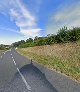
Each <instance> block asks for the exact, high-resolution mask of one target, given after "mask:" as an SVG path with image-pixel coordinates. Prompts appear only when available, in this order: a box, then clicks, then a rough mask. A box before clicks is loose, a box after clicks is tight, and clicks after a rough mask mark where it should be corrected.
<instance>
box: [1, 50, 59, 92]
mask: <svg viewBox="0 0 80 92" xmlns="http://www.w3.org/2000/svg"><path fill="white" fill-rule="evenodd" d="M0 57H1V58H0V92H58V91H57V89H56V88H54V87H53V86H52V85H51V84H50V83H49V82H48V80H47V79H46V77H45V76H44V74H43V73H42V72H40V70H38V69H37V68H36V67H35V66H34V65H33V64H30V62H29V61H28V60H27V59H25V58H24V57H22V56H20V55H19V54H18V53H17V52H16V51H15V50H14V49H12V50H10V51H7V52H5V53H2V54H0ZM24 61H26V62H28V64H27V65H25V66H23V67H22V68H20V67H21V65H22V63H24Z"/></svg>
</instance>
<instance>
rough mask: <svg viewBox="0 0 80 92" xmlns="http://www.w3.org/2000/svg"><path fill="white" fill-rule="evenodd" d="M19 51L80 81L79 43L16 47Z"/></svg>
mask: <svg viewBox="0 0 80 92" xmlns="http://www.w3.org/2000/svg"><path fill="white" fill-rule="evenodd" d="M17 50H18V52H19V53H21V54H22V55H24V56H26V57H27V58H29V59H33V60H34V61H35V62H38V63H40V64H42V65H44V66H45V67H47V68H50V69H52V70H56V71H58V72H61V73H63V74H66V75H67V76H70V77H71V78H72V79H74V80H77V81H79V82H80V43H65V44H54V45H46V46H35V47H28V48H18V49H17Z"/></svg>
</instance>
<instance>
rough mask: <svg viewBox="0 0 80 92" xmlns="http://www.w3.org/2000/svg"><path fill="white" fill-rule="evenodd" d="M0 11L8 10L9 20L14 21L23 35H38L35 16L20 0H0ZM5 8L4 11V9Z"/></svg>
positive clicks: (38, 30) (38, 29)
mask: <svg viewBox="0 0 80 92" xmlns="http://www.w3.org/2000/svg"><path fill="white" fill-rule="evenodd" d="M0 3H2V5H3V6H2V5H1V6H0V12H2V10H4V12H6V13H7V12H8V14H9V15H10V18H11V21H15V24H16V26H17V27H18V28H19V29H20V33H21V34H24V35H25V36H28V37H29V36H30V37H34V36H38V35H40V30H41V29H40V28H38V26H37V20H36V18H35V16H33V15H32V14H31V12H30V11H29V10H28V9H27V8H26V7H25V5H24V4H23V3H22V1H21V0H8V1H6V0H3V1H0ZM5 10H6V11H5Z"/></svg>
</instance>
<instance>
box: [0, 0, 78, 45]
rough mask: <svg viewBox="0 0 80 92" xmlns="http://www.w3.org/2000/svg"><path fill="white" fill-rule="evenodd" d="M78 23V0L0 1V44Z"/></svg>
mask: <svg viewBox="0 0 80 92" xmlns="http://www.w3.org/2000/svg"><path fill="white" fill-rule="evenodd" d="M63 26H67V27H68V28H72V27H77V26H80V0H0V44H11V43H13V42H16V41H19V40H26V39H27V38H29V37H31V38H34V37H35V36H45V35H47V34H56V33H57V32H58V30H59V29H60V28H61V27H63Z"/></svg>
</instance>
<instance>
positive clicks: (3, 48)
mask: <svg viewBox="0 0 80 92" xmlns="http://www.w3.org/2000/svg"><path fill="white" fill-rule="evenodd" d="M9 48H10V45H3V44H0V50H8V49H9Z"/></svg>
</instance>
